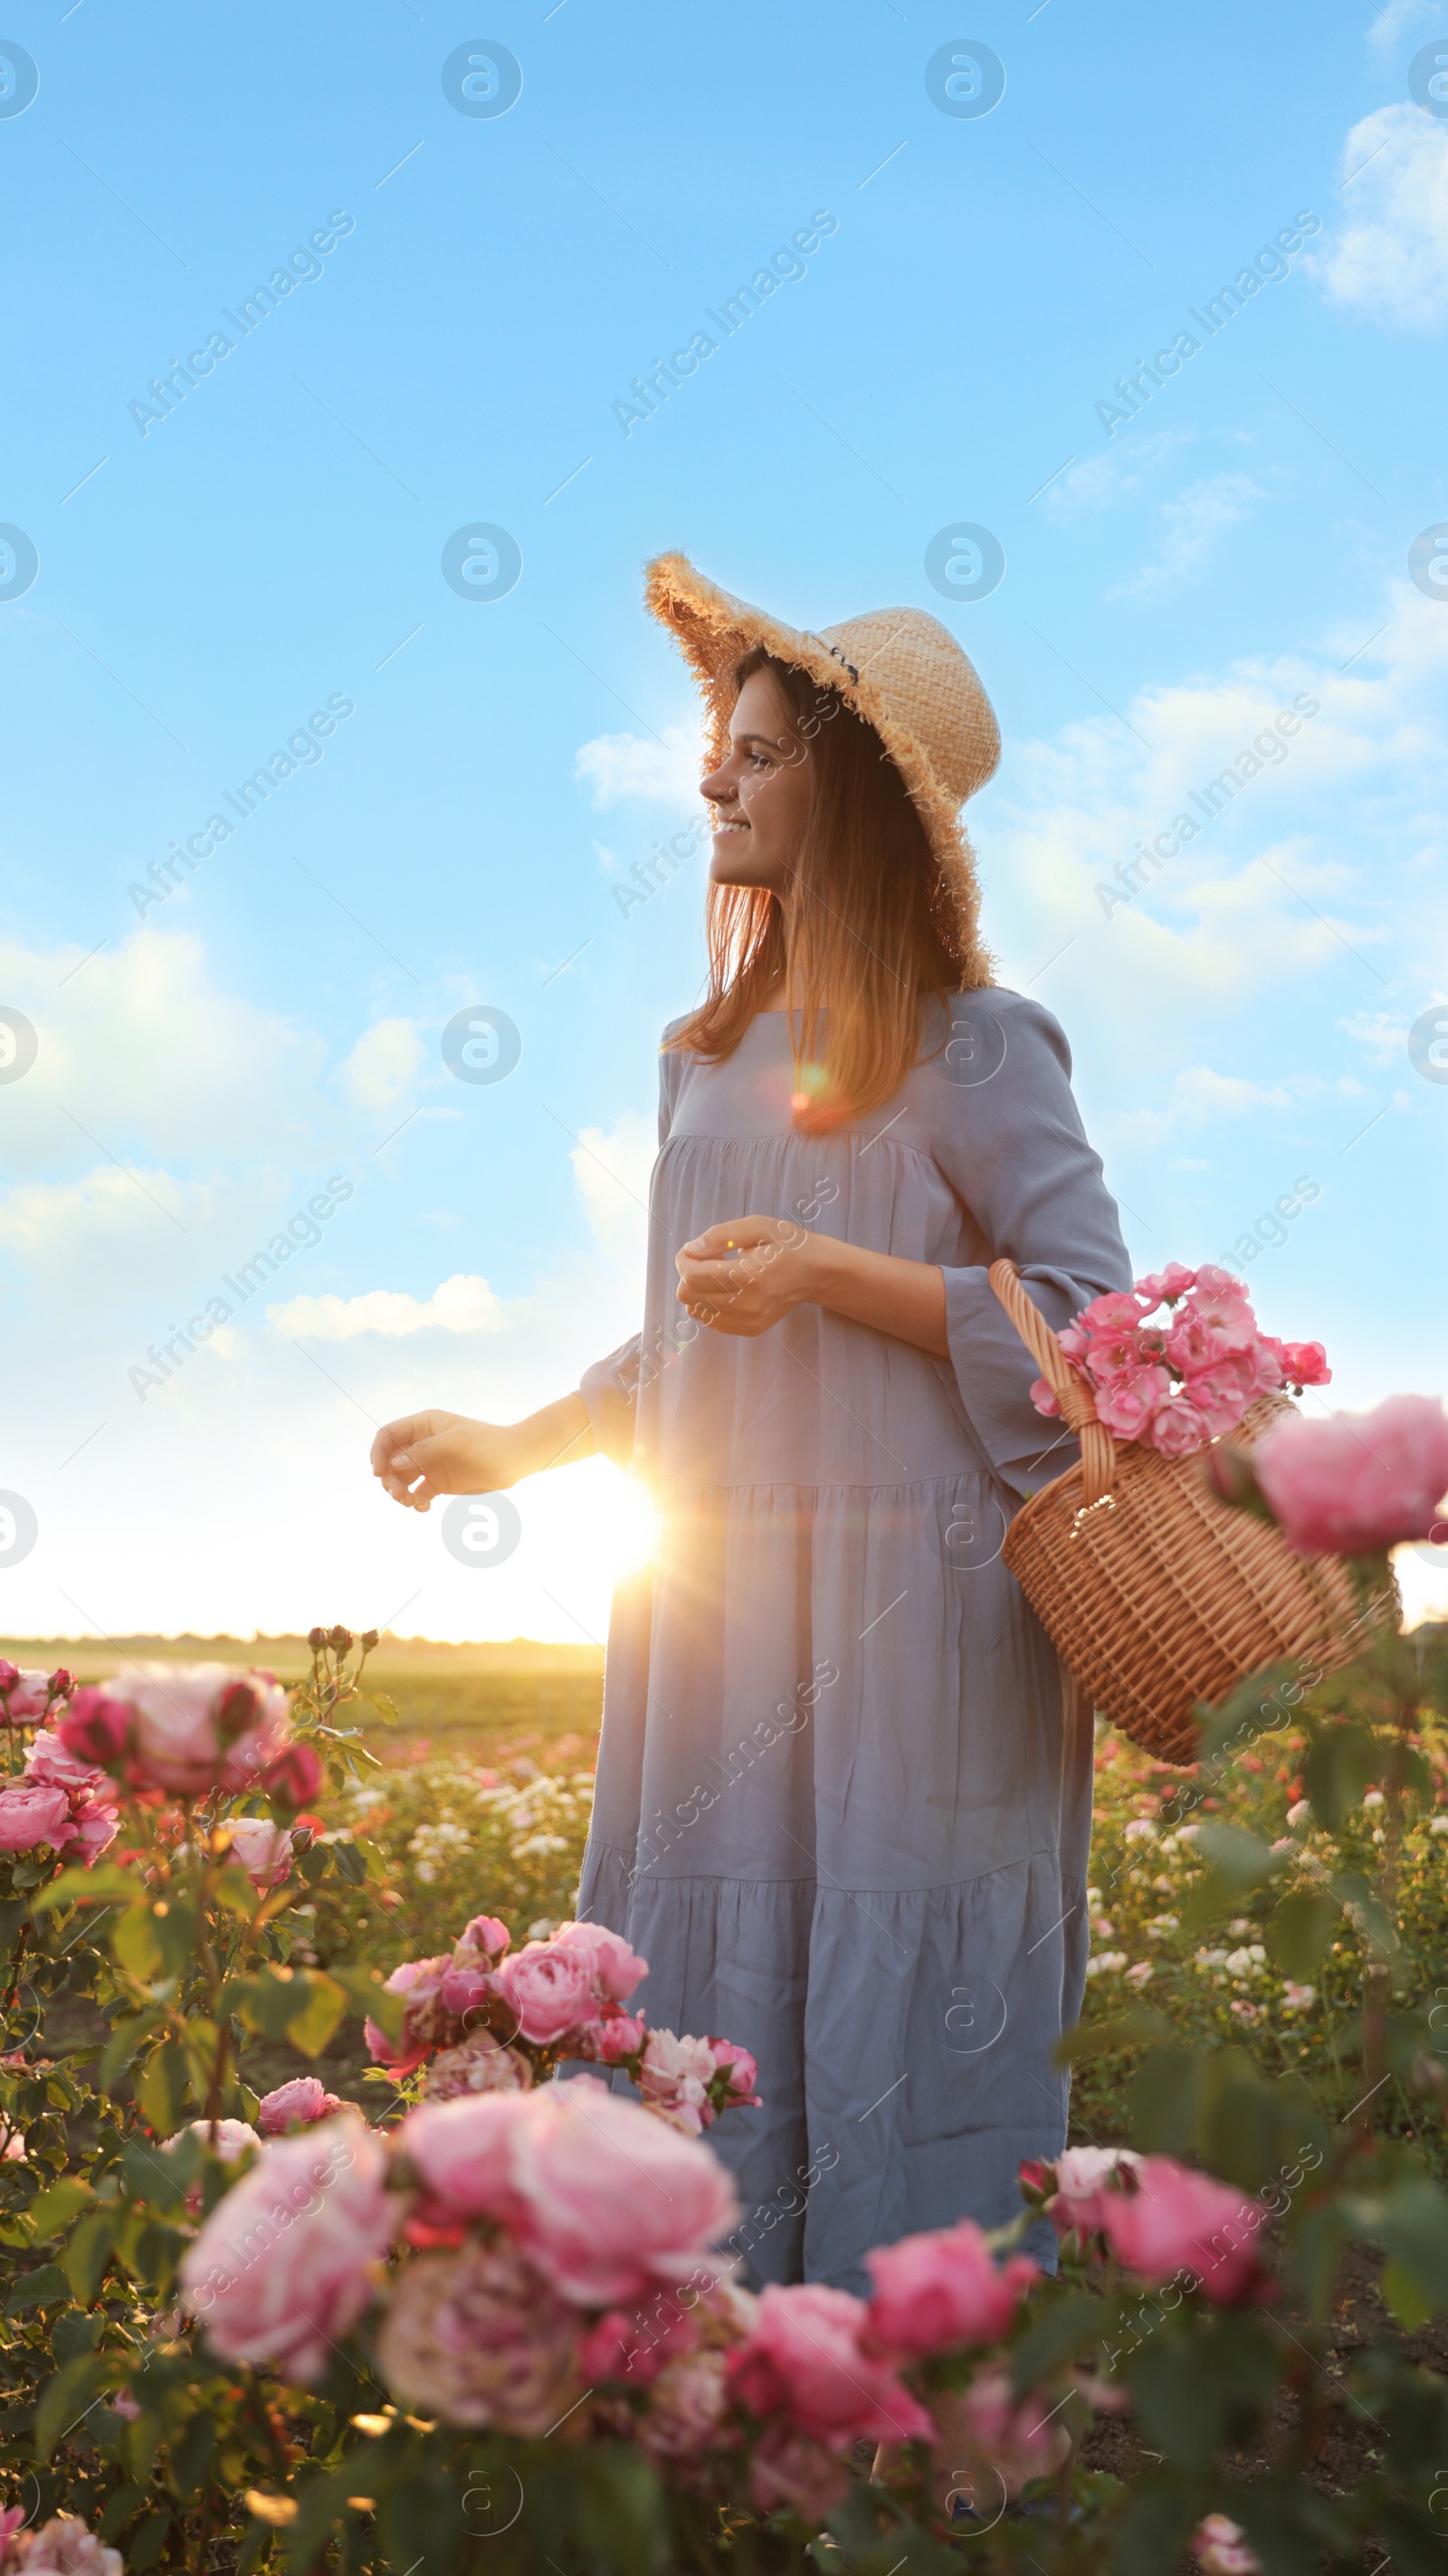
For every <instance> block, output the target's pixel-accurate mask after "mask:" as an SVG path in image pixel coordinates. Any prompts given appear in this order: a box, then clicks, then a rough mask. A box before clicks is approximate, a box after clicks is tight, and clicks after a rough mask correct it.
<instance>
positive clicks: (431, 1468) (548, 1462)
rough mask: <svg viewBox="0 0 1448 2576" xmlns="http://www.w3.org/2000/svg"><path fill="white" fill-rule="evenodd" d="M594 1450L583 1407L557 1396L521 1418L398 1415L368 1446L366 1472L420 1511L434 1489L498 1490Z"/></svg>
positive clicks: (442, 1491) (441, 1491) (571, 1397)
mask: <svg viewBox="0 0 1448 2576" xmlns="http://www.w3.org/2000/svg"><path fill="white" fill-rule="evenodd" d="M592 1451H593V1433H592V1430H591V1428H590V1425H589V1419H588V1407H587V1406H586V1405H585V1403H584V1401H583V1398H582V1396H581V1395H577V1394H574V1395H563V1396H560V1397H559V1398H558V1400H557V1402H556V1403H554V1404H545V1405H544V1407H543V1409H542V1411H541V1412H540V1413H530V1414H529V1415H528V1416H527V1418H526V1420H524V1421H522V1422H471V1421H469V1419H468V1416H467V1415H466V1414H465V1413H403V1414H399V1416H398V1418H397V1420H396V1421H395V1422H385V1423H384V1424H383V1426H382V1429H381V1430H380V1431H379V1432H378V1434H377V1437H376V1439H375V1440H374V1441H373V1443H372V1473H373V1475H374V1476H377V1477H379V1478H380V1479H381V1482H382V1483H383V1485H384V1486H385V1487H386V1489H387V1491H388V1493H389V1494H390V1495H391V1496H392V1499H393V1501H394V1502H395V1503H406V1504H410V1506H411V1508H412V1509H413V1511H415V1512H425V1511H426V1510H427V1507H428V1505H429V1503H430V1502H432V1501H433V1499H434V1497H435V1496H436V1495H438V1494H497V1493H501V1492H502V1490H503V1488H504V1486H506V1485H516V1484H517V1483H518V1482H519V1480H520V1479H521V1478H522V1477H524V1476H536V1475H539V1474H540V1473H541V1472H542V1470H543V1469H544V1468H545V1467H564V1466H568V1465H570V1464H571V1463H572V1461H573V1460H574V1459H576V1458H587V1457H589V1456H591V1454H592Z"/></svg>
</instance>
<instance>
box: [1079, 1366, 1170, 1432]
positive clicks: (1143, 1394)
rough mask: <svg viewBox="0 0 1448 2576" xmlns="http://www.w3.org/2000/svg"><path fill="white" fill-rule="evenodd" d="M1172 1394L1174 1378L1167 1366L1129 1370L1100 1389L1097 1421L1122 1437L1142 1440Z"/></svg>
mask: <svg viewBox="0 0 1448 2576" xmlns="http://www.w3.org/2000/svg"><path fill="white" fill-rule="evenodd" d="M1170 1393H1171V1379H1170V1377H1169V1376H1168V1375H1167V1372H1166V1370H1165V1369H1164V1368H1136V1369H1130V1370H1127V1371H1125V1372H1123V1374H1122V1375H1121V1376H1120V1377H1117V1378H1113V1379H1112V1380H1111V1381H1110V1382H1109V1383H1108V1384H1107V1385H1106V1386H1103V1387H1099V1388H1098V1389H1097V1394H1096V1417H1097V1420H1098V1421H1100V1422H1104V1423H1105V1425H1106V1428H1107V1430H1108V1431H1114V1432H1115V1433H1116V1434H1117V1436H1118V1438H1119V1439H1122V1440H1139V1439H1141V1437H1142V1436H1143V1434H1144V1432H1145V1430H1146V1426H1147V1424H1148V1423H1149V1422H1150V1421H1151V1419H1152V1417H1153V1415H1154V1414H1155V1413H1156V1411H1157V1408H1158V1407H1159V1406H1160V1405H1162V1404H1164V1403H1165V1402H1166V1399H1167V1397H1168V1396H1169V1395H1170Z"/></svg>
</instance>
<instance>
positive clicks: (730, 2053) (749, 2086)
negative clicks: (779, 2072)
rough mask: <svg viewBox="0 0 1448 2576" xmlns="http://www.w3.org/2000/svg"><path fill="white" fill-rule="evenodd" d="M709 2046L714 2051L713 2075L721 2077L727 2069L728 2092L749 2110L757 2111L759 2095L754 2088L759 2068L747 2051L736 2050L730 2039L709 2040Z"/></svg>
mask: <svg viewBox="0 0 1448 2576" xmlns="http://www.w3.org/2000/svg"><path fill="white" fill-rule="evenodd" d="M709 2045H710V2047H711V2048H712V2049H713V2051H714V2072H715V2074H716V2075H722V2074H723V2072H724V2070H725V2068H726V2067H727V2069H728V2071H729V2090H730V2092H731V2093H732V2094H733V2095H734V2096H735V2098H736V2099H737V2100H738V2101H740V2102H742V2103H745V2104H747V2105H748V2107H749V2109H750V2110H752V2111H757V2110H758V2109H759V2095H758V2094H757V2093H756V2092H755V2090H754V2087H755V2085H756V2084H757V2083H758V2081H759V2068H758V2065H757V2063H756V2061H755V2060H754V2059H753V2058H752V2057H751V2056H750V2054H749V2051H748V2049H747V2048H736V2047H735V2045H734V2042H733V2040H732V2039H711V2040H710V2042H709Z"/></svg>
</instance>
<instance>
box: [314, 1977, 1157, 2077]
mask: <svg viewBox="0 0 1448 2576" xmlns="http://www.w3.org/2000/svg"><path fill="white" fill-rule="evenodd" d="M337 1973H338V1975H339V1976H340V1974H341V1973H342V1972H341V1970H340V1969H339V1970H338V1971H337ZM383 2000H384V2001H385V2002H387V2003H393V2002H396V2003H399V2004H405V2003H406V2001H407V1998H406V1996H405V1995H397V1996H393V1995H387V1996H385V1997H384V1999H383ZM368 2010H369V2011H370V2012H371V2014H372V2018H373V2020H374V2021H375V2022H376V2023H377V2024H378V2025H379V2027H380V2028H381V2029H383V2030H385V2031H386V2032H387V2036H388V2038H389V2039H395V2038H396V2037H397V2036H398V2035H399V2033H400V2031H401V2028H402V2015H401V2013H399V2014H398V2016H397V2029H396V2030H395V2031H394V2030H393V2029H391V2028H390V2027H389V2025H388V2022H387V2020H386V2017H385V2016H384V2015H383V2014H382V2013H380V2012H378V2010H377V2008H376V2006H375V2005H369V2006H368ZM1170 2036H1171V2024H1170V2022H1169V2021H1166V2020H1164V2018H1163V2016H1162V2015H1161V2014H1160V2013H1156V2012H1148V2011H1147V2009H1146V2007H1145V2005H1144V2004H1129V2005H1128V2006H1127V2008H1126V2010H1125V2012H1121V2013H1113V2014H1112V2015H1111V2016H1110V2018H1109V2019H1108V2020H1106V2021H1078V2022H1077V2024H1076V2026H1075V2028H1074V2030H1068V2031H1067V2032H1065V2034H1064V2035H1063V2037H1062V2038H1060V2039H1058V2040H1057V2042H1056V2045H1055V2048H1054V2049H1053V2051H1052V2055H1053V2057H1054V2059H1055V2062H1056V2064H1057V2065H1058V2066H1077V2065H1079V2064H1080V2062H1081V2060H1082V2059H1083V2058H1087V2057H1109V2056H1110V2055H1111V2053H1112V2051H1113V2050H1114V2049H1118V2048H1149V2047H1150V2046H1151V2044H1152V2042H1153V2040H1161V2039H1168V2038H1170Z"/></svg>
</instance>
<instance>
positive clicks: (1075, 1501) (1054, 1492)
mask: <svg viewBox="0 0 1448 2576" xmlns="http://www.w3.org/2000/svg"><path fill="white" fill-rule="evenodd" d="M990 1284H991V1286H992V1288H993V1289H994V1290H995V1293H996V1295H997V1297H998V1298H999V1299H1000V1301H1001V1304H1002V1305H1003V1306H1004V1308H1005V1310H1006V1313H1007V1314H1008V1315H1009V1317H1010V1319H1011V1322H1012V1323H1013V1324H1014V1325H1015V1328H1016V1330H1017V1332H1018V1333H1019V1334H1020V1336H1021V1339H1022V1341H1023V1342H1024V1343H1025V1344H1026V1345H1027V1348H1028V1349H1029V1350H1030V1351H1031V1353H1032V1355H1033V1357H1034V1358H1035V1359H1036V1360H1037V1361H1038V1362H1039V1364H1040V1370H1041V1374H1042V1376H1043V1377H1044V1378H1045V1379H1046V1381H1047V1383H1048V1384H1049V1385H1050V1386H1051V1387H1052V1388H1053V1389H1054V1391H1055V1393H1056V1395H1057V1396H1058V1397H1059V1399H1060V1404H1061V1411H1062V1413H1063V1414H1064V1415H1065V1418H1066V1421H1067V1422H1068V1423H1069V1425H1070V1427H1071V1429H1072V1430H1073V1431H1074V1432H1076V1433H1077V1434H1078V1435H1079V1437H1080V1441H1081V1463H1080V1465H1079V1466H1076V1467H1072V1468H1071V1469H1070V1470H1069V1471H1068V1472H1067V1474H1065V1475H1064V1476H1058V1477H1057V1478H1056V1480H1055V1482H1054V1484H1050V1485H1047V1486H1046V1487H1045V1488H1044V1489H1043V1491H1042V1492H1040V1493H1039V1494H1035V1495H1033V1496H1032V1498H1031V1500H1030V1501H1029V1502H1028V1503H1026V1504H1025V1505H1024V1506H1023V1508H1022V1509H1021V1511H1020V1512H1018V1513H1017V1515H1016V1518H1015V1520H1014V1522H1013V1523H1012V1525H1011V1531H1010V1535H1009V1537H1008V1538H1007V1540H1006V1543H1005V1548H1004V1557H1005V1562H1006V1564H1007V1565H1008V1566H1009V1567H1010V1570H1011V1572H1012V1574H1013V1575H1014V1576H1015V1578H1016V1581H1017V1582H1018V1583H1019V1585H1020V1587H1021V1590H1022V1591H1023V1592H1024V1594H1025V1596H1026V1599H1027V1600H1028V1601H1029V1602H1030V1604H1031V1607H1032V1609H1033V1610H1034V1611H1035V1612H1036V1615H1037V1617H1038V1618H1039V1619H1040V1621H1041V1624H1042V1626H1043V1627H1044V1629H1045V1630H1046V1633H1047V1635H1048V1636H1049V1637H1050V1639H1051V1642H1052V1644H1053V1645H1054V1646H1055V1647H1056V1649H1057V1651H1058V1652H1059V1654H1060V1656H1061V1658H1062V1660H1063V1662H1064V1663H1065V1664H1066V1665H1067V1666H1068V1667H1069V1669H1070V1671H1071V1672H1072V1673H1073V1674H1074V1675H1075V1677H1076V1680H1077V1681H1078V1682H1079V1683H1080V1685H1081V1687H1082V1689H1083V1690H1085V1691H1087V1692H1088V1693H1089V1694H1090V1696H1091V1699H1092V1702H1093V1704H1094V1706H1095V1707H1096V1708H1098V1709H1099V1710H1101V1711H1102V1713H1103V1714H1104V1715H1105V1716H1107V1717H1109V1718H1110V1719H1111V1721H1112V1724H1113V1725H1115V1726H1119V1727H1120V1728H1121V1730H1122V1732H1123V1734H1125V1735H1129V1736H1130V1737H1131V1739H1132V1741H1133V1743H1135V1744H1139V1745H1141V1746H1142V1748H1143V1750H1144V1751H1145V1752H1147V1753H1151V1754H1154V1755H1155V1756H1156V1758H1157V1760H1158V1761H1159V1762H1181V1763H1185V1762H1193V1761H1195V1759H1196V1753H1197V1744H1198V1739H1199V1728H1198V1726H1197V1723H1196V1720H1195V1718H1194V1717H1193V1714H1192V1712H1193V1710H1194V1708H1195V1707H1196V1705H1197V1702H1198V1701H1199V1700H1208V1701H1212V1700H1220V1699H1223V1698H1225V1696H1226V1695H1227V1693H1228V1692H1229V1691H1230V1690H1232V1689H1234V1688H1235V1686H1236V1684H1237V1683H1238V1682H1240V1681H1242V1680H1243V1679H1245V1677H1246V1675H1247V1674H1248V1673H1253V1672H1258V1671H1260V1670H1261V1669H1262V1667H1263V1666H1264V1665H1267V1664H1273V1663H1276V1662H1277V1661H1278V1660H1279V1658H1280V1657H1282V1656H1286V1655H1306V1656H1309V1657H1310V1658H1311V1660H1312V1662H1313V1663H1314V1664H1315V1665H1316V1666H1318V1667H1319V1669H1321V1670H1322V1671H1330V1670H1332V1668H1333V1667H1334V1666H1336V1665H1340V1664H1345V1663H1347V1662H1349V1661H1350V1660H1351V1658H1352V1656H1353V1654H1354V1653H1355V1652H1356V1651H1357V1648H1356V1646H1355V1645H1354V1644H1353V1643H1351V1642H1350V1639H1351V1634H1352V1630H1353V1627H1354V1624H1355V1622H1356V1620H1357V1612H1356V1604H1355V1600H1354V1594H1353V1589H1352V1584H1351V1582H1350V1580H1349V1577H1348V1572H1347V1568H1346V1567H1345V1565H1343V1563H1342V1562H1341V1560H1340V1558H1338V1557H1335V1556H1294V1555H1293V1554H1292V1552H1291V1550H1290V1549H1289V1547H1288V1546H1287V1543H1286V1541H1285V1540H1284V1538H1283V1537H1282V1534H1281V1532H1280V1530H1277V1529H1274V1528H1273V1527H1272V1526H1271V1524H1270V1523H1269V1522H1267V1521H1262V1520H1258V1519H1257V1518H1256V1516H1255V1515H1254V1514H1252V1513H1250V1512H1242V1511H1234V1510H1231V1509H1230V1508H1229V1507H1228V1506H1227V1505H1226V1504H1224V1503H1221V1502H1219V1501H1218V1500H1217V1498H1216V1496H1215V1495H1214V1494H1213V1493H1212V1491H1211V1488H1210V1486H1209V1485H1208V1482H1207V1479H1206V1477H1205V1476H1204V1475H1203V1473H1202V1466H1201V1457H1200V1453H1198V1454H1197V1455H1195V1456H1192V1457H1187V1458H1164V1457H1163V1456H1162V1455H1161V1452H1160V1451H1159V1450H1157V1449H1150V1448H1146V1447H1143V1446H1142V1445H1141V1444H1140V1443H1139V1442H1137V1441H1134V1440H1125V1441H1122V1442H1121V1443H1120V1445H1119V1446H1118V1444H1117V1442H1116V1441H1115V1440H1114V1439H1113V1438H1112V1436H1111V1433H1110V1432H1109V1431H1108V1430H1107V1429H1106V1428H1105V1426H1104V1425H1103V1424H1102V1423H1100V1422H1098V1421H1097V1419H1096V1407H1095V1404H1094V1403H1093V1401H1092V1396H1091V1390H1090V1388H1089V1386H1088V1385H1087V1383H1086V1380H1085V1379H1084V1378H1083V1377H1081V1376H1080V1375H1078V1373H1077V1371H1076V1370H1075V1369H1073V1368H1072V1367H1071V1365H1070V1363H1069V1361H1068V1360H1067V1359H1066V1356H1065V1354H1064V1352H1063V1351H1062V1349H1061V1345H1060V1343H1059V1342H1058V1341H1057V1339H1056V1336H1055V1334H1054V1333H1053V1332H1052V1330H1051V1327H1050V1325H1049V1324H1048V1323H1047V1322H1046V1319H1045V1317H1044V1316H1043V1315H1042V1313H1041V1312H1040V1309H1039V1308H1038V1307H1037V1306H1035V1305H1033V1304H1032V1302H1031V1299H1030V1298H1029V1297H1028V1296H1027V1295H1026V1292H1025V1290H1024V1288H1023V1287H1022V1286H1021V1284H1020V1273H1019V1272H1018V1270H1017V1269H1016V1266H1015V1263H1014V1262H1012V1261H996V1262H993V1263H992V1264H991V1269H990ZM1291 1410H1292V1407H1291V1406H1290V1405H1289V1403H1288V1401H1287V1399H1286V1397H1285V1396H1281V1395H1268V1396H1259V1397H1258V1399H1257V1401H1256V1403H1255V1404H1252V1405H1250V1406H1249V1407H1248V1410H1247V1412H1246V1414H1245V1415H1244V1417H1243V1419H1242V1421H1241V1422H1240V1423H1239V1424H1238V1426H1237V1429H1236V1431H1235V1432H1234V1433H1233V1438H1234V1439H1235V1440H1237V1441H1238V1442H1240V1443H1242V1444H1243V1445H1249V1444H1250V1443H1251V1442H1252V1441H1253V1440H1255V1439H1257V1438H1258V1437H1259V1435H1260V1434H1261V1433H1262V1432H1263V1431H1265V1430H1266V1429H1267V1428H1268V1426H1269V1424H1270V1423H1272V1422H1274V1421H1275V1420H1277V1419H1278V1418H1279V1416H1280V1415H1282V1414H1283V1413H1290V1412H1291ZM1357 1634H1358V1640H1359V1642H1361V1635H1362V1631H1361V1626H1360V1625H1358V1628H1357Z"/></svg>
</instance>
